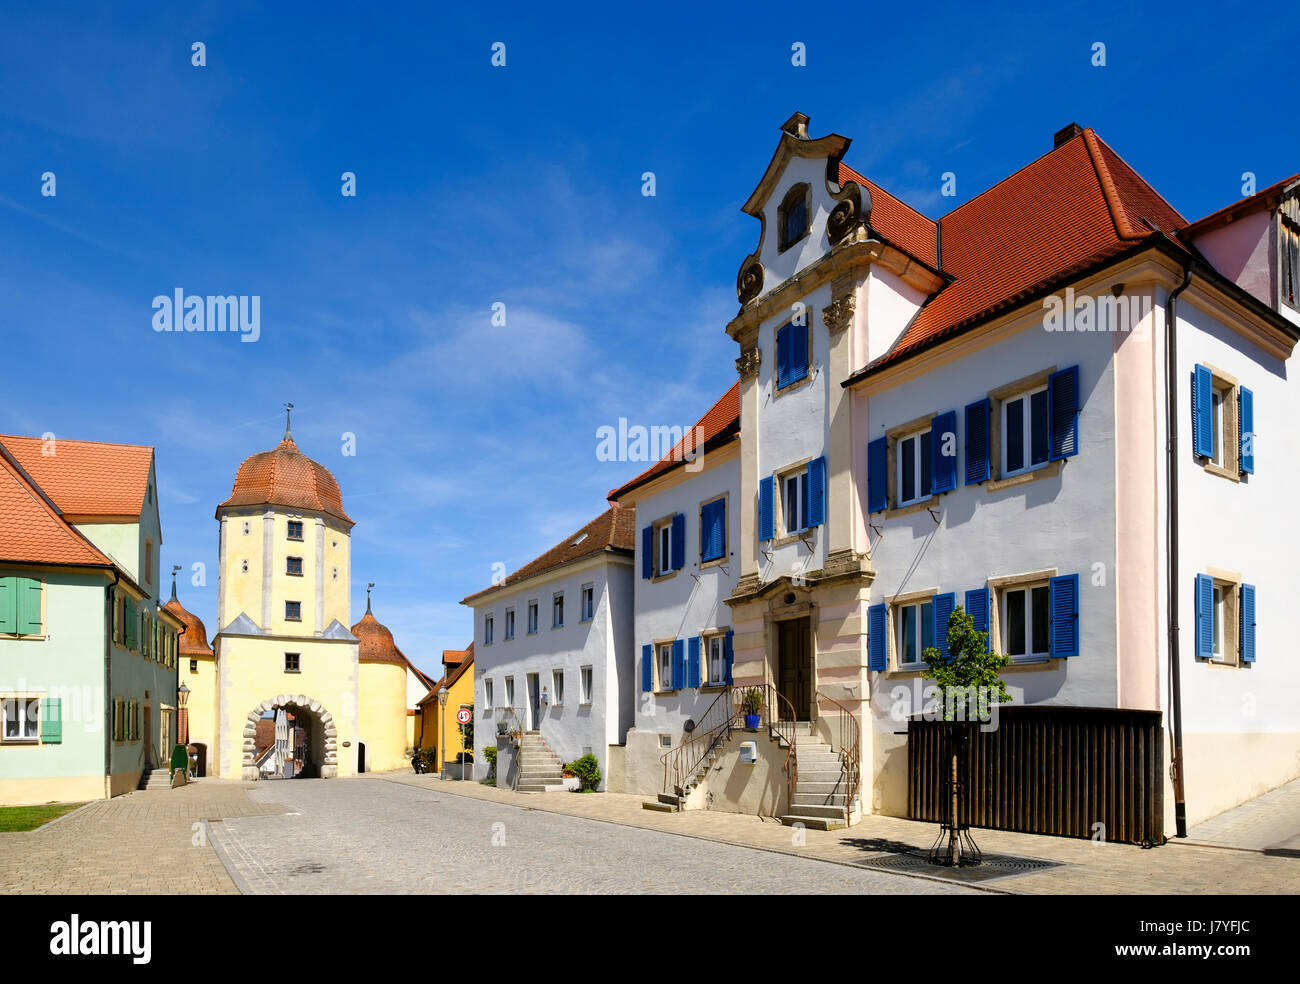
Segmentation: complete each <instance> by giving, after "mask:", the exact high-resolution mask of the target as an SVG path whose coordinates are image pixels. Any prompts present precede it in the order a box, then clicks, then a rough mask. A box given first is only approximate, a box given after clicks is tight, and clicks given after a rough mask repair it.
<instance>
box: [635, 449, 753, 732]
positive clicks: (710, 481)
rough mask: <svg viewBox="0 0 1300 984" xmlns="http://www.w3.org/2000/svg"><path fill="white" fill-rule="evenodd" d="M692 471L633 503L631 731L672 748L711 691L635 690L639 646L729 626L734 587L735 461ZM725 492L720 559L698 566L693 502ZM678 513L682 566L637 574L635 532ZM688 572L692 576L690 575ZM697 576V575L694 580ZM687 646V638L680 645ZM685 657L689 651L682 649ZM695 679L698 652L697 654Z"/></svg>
mask: <svg viewBox="0 0 1300 984" xmlns="http://www.w3.org/2000/svg"><path fill="white" fill-rule="evenodd" d="M705 464H706V467H705V468H704V470H703V471H700V472H698V473H696V474H687V473H685V472H679V474H681V475H682V476H683V478H682V480H680V481H678V482H676V483H675V484H673V485H671V486H669V487H667V488H665V489H663V490H661V491H657V492H655V493H654V494H652V495H649V496H646V497H645V498H644V499H640V500H638V502H637V504H636V517H637V539H636V549H637V556H636V568H635V571H634V576H635V592H636V631H635V646H634V649H635V654H636V655H635V663H636V666H635V673H634V675H633V680H632V686H633V693H634V694H635V707H636V714H635V722H634V723H635V726H636V729H637V731H638V732H642V731H644V732H653V733H655V734H669V735H672V736H673V744H674V746H675V745H676V744H677V740H678V738H679V737H680V736H681V734H682V724H683V723H684V722H685V721H686V720H687V718H694V719H696V720H699V719H700V717H701V715H703V714H704V712H705V711H707V710H708V708H709V705H710V704H711V703H713V701H714V699H715V698H716V697H717V692H714V691H708V690H696V689H693V688H690V687H687V688H684V689H682V690H680V691H678V692H676V693H673V694H667V695H663V696H656V695H654V694H647V693H643V692H642V690H641V658H642V657H641V647H642V646H644V645H646V644H647V643H650V642H652V641H653V640H655V639H659V640H667V639H684V640H685V639H689V638H690V637H691V636H698V635H700V634H701V633H702V632H711V631H715V630H724V629H728V628H730V627H731V624H732V623H731V609H730V608H728V607H727V605H726V604H725V603H724V600H723V599H725V598H727V597H729V596H730V595H731V594H732V592H733V591H734V590H735V587H736V581H737V579H738V578H739V576H740V545H739V543H738V542H737V541H738V537H739V536H740V509H739V503H738V501H737V490H738V489H739V487H740V460H739V458H738V457H735V456H732V457H730V458H729V459H728V460H727V461H724V462H721V463H719V464H717V465H712V466H710V465H708V458H707V456H706V458H705ZM723 493H728V494H729V498H728V502H727V553H728V560H727V563H725V564H722V565H713V566H709V567H706V568H703V569H701V568H700V563H699V558H700V506H701V505H702V504H703V503H704V502H706V501H708V500H711V499H714V498H716V497H717V496H718V495H721V494H723ZM674 513H683V514H684V515H685V516H686V566H684V567H683V568H682V569H681V570H679V571H677V572H676V573H675V574H673V575H672V576H671V577H666V578H658V579H653V580H647V579H645V578H642V577H641V529H642V528H643V527H645V526H648V525H651V524H652V523H654V522H655V521H656V520H658V519H662V518H664V517H666V516H671V515H673V514H674ZM692 575H695V576H692ZM697 578H698V580H697ZM684 645H687V646H689V643H684ZM686 652H687V654H688V655H689V652H690V650H689V648H688V649H687V650H686ZM700 659H701V676H703V660H704V653H703V652H701V654H700Z"/></svg>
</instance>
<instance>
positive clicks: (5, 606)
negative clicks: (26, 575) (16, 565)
mask: <svg viewBox="0 0 1300 984" xmlns="http://www.w3.org/2000/svg"><path fill="white" fill-rule="evenodd" d="M17 631H18V578H16V577H0V632H8V633H10V634H13V633H15V632H17Z"/></svg>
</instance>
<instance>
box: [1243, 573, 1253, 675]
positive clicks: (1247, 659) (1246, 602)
mask: <svg viewBox="0 0 1300 984" xmlns="http://www.w3.org/2000/svg"><path fill="white" fill-rule="evenodd" d="M1241 661H1242V662H1243V663H1253V662H1255V585H1253V584H1243V585H1242V586H1241Z"/></svg>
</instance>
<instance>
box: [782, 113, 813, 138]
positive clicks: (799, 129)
mask: <svg viewBox="0 0 1300 984" xmlns="http://www.w3.org/2000/svg"><path fill="white" fill-rule="evenodd" d="M781 129H782V130H783V131H784V132H786V133H788V134H790V136H792V137H794V138H795V139H796V140H807V139H808V117H806V116H804V114H803V113H795V114H794V115H793V116H791V117H790V118H789V119H788V120H786V121H785V122H784V123H782V124H781Z"/></svg>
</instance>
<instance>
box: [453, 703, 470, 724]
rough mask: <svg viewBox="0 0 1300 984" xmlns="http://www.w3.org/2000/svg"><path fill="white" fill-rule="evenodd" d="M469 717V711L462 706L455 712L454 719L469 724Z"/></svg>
mask: <svg viewBox="0 0 1300 984" xmlns="http://www.w3.org/2000/svg"><path fill="white" fill-rule="evenodd" d="M469 719H470V713H469V708H468V707H462V708H461V709H460V710H459V711H457V712H456V720H457V721H458V722H459V723H460V724H469Z"/></svg>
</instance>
